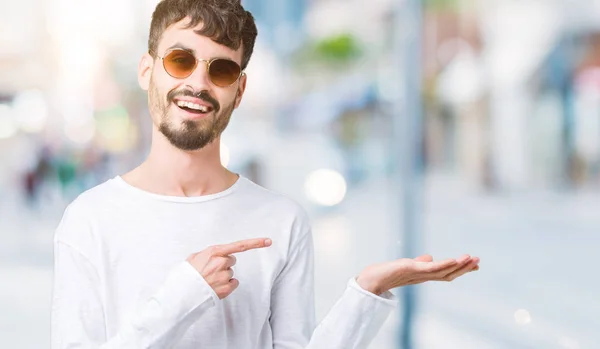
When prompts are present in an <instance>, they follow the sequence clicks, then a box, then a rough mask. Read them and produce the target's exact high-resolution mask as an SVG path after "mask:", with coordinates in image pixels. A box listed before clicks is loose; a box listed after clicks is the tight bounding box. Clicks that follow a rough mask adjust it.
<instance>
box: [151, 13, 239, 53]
mask: <svg viewBox="0 0 600 349" xmlns="http://www.w3.org/2000/svg"><path fill="white" fill-rule="evenodd" d="M188 23H189V19H187V18H185V19H183V20H181V21H179V22H177V23H174V24H172V25H170V26H169V27H167V29H165V31H164V32H163V35H162V37H161V39H160V42H159V43H158V53H159V55H162V54H164V52H165V51H167V50H168V49H170V48H172V47H180V48H186V49H189V50H192V51H193V52H194V53H195V55H196V57H197V58H201V59H209V58H213V57H220V58H229V59H232V60H234V61H236V62H238V63H240V62H241V60H242V47H241V45H240V47H239V48H238V49H237V50H233V49H231V48H229V47H227V46H224V45H221V44H218V43H216V42H214V41H212V40H211V39H210V38H208V37H206V36H203V35H200V34H197V33H195V31H196V30H199V29H202V22H200V23H198V25H197V26H195V27H193V28H186V25H187V24H188Z"/></svg>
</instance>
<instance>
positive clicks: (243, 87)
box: [234, 73, 248, 109]
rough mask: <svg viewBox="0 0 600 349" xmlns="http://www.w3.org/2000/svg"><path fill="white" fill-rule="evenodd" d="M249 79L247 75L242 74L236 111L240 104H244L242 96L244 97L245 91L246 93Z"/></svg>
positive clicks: (236, 100) (236, 99)
mask: <svg viewBox="0 0 600 349" xmlns="http://www.w3.org/2000/svg"><path fill="white" fill-rule="evenodd" d="M247 79H248V76H247V75H246V73H242V76H240V84H239V87H238V91H237V96H236V97H235V107H234V109H237V107H239V105H240V103H241V102H242V96H243V95H244V91H246V80H247Z"/></svg>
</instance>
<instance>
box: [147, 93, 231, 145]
mask: <svg viewBox="0 0 600 349" xmlns="http://www.w3.org/2000/svg"><path fill="white" fill-rule="evenodd" d="M178 96H190V97H195V98H199V99H202V100H203V101H205V102H208V103H210V104H211V106H212V107H213V110H212V111H211V112H210V113H211V114H212V115H210V116H207V117H204V118H200V119H197V120H183V121H182V122H181V125H179V126H178V125H176V124H175V121H173V118H172V115H170V113H169V108H170V107H171V105H173V104H174V101H173V99H174V98H175V97H178ZM236 99H237V96H236V97H235V98H234V99H233V101H232V102H231V103H229V104H227V105H225V106H224V107H223V108H221V106H220V104H219V102H218V101H217V100H216V99H214V98H213V97H211V96H210V95H209V94H208V92H207V91H201V92H199V93H194V92H192V91H190V90H178V91H176V90H172V91H170V92H169V93H167V95H166V97H162V96H161V94H160V93H159V91H158V88H157V87H156V85H155V84H154V82H153V81H150V92H149V102H150V108H151V109H152V112H153V113H156V114H155V115H158V117H159V119H158V120H157V122H158V130H159V131H160V133H162V134H163V135H164V136H165V137H166V138H167V139H168V140H169V142H170V143H171V144H172V145H173V146H174V147H176V148H178V149H181V150H186V151H192V150H199V149H202V148H204V147H205V146H206V145H208V144H210V143H212V142H213V141H214V140H215V139H217V138H218V137H220V136H221V134H222V133H223V131H225V129H226V128H227V125H228V124H229V120H230V119H231V114H233V110H234V108H235V102H236Z"/></svg>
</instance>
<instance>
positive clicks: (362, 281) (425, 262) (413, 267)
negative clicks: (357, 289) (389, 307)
mask: <svg viewBox="0 0 600 349" xmlns="http://www.w3.org/2000/svg"><path fill="white" fill-rule="evenodd" d="M478 269H479V258H478V257H471V256H469V255H463V256H461V257H459V258H456V259H454V258H449V259H445V260H442V261H435V262H434V261H433V257H431V256H430V255H423V256H420V257H417V258H414V259H412V258H400V259H397V260H394V261H389V262H385V263H379V264H373V265H370V266H368V267H367V268H365V269H364V270H363V271H362V272H361V273H360V275H359V276H358V278H357V279H356V281H357V283H358V284H359V285H360V286H361V287H362V288H364V289H365V290H367V291H369V292H372V293H375V294H381V293H384V292H385V291H388V290H391V289H393V288H396V287H401V286H407V285H414V284H420V283H423V282H426V281H452V280H454V279H456V278H457V277H459V276H461V275H464V274H466V273H468V272H471V271H475V270H478Z"/></svg>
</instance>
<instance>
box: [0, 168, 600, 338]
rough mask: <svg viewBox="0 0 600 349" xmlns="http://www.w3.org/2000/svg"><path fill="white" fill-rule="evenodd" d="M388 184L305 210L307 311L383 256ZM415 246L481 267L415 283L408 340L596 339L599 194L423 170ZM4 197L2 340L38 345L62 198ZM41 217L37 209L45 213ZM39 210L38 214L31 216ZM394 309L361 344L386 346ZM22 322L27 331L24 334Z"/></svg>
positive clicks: (387, 247) (388, 251) (321, 306)
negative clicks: (466, 257)
mask: <svg viewBox="0 0 600 349" xmlns="http://www.w3.org/2000/svg"><path fill="white" fill-rule="evenodd" d="M390 185H391V183H390V182H389V181H386V180H374V181H371V182H368V183H365V184H364V185H362V186H361V187H358V188H356V189H354V190H352V191H350V192H349V193H348V195H347V197H346V200H345V201H344V202H343V203H342V204H341V205H340V206H338V207H337V208H336V209H335V210H332V211H330V212H327V213H325V214H319V215H317V217H315V219H313V227H314V236H315V248H316V252H317V253H316V266H317V270H316V286H317V288H316V295H317V316H318V318H319V319H320V318H322V317H323V315H324V314H325V313H326V312H327V311H328V310H329V308H330V307H331V306H332V305H333V303H334V302H335V300H336V299H337V298H338V297H339V296H340V294H341V292H342V291H343V290H344V287H345V284H346V282H347V280H348V278H350V277H351V276H352V275H354V274H355V273H357V272H359V271H360V270H361V269H362V268H364V267H365V266H367V265H369V264H371V263H376V262H381V261H385V260H388V259H393V258H395V257H394V253H396V252H395V251H396V248H397V247H398V246H392V244H390V241H395V242H396V243H397V244H398V245H399V244H400V243H401V241H399V238H398V235H397V234H396V232H394V231H392V228H391V227H392V226H393V224H394V222H393V221H391V220H390V218H389V217H394V216H397V213H396V210H397V203H396V202H395V200H394V199H393V192H391V191H390V189H389V188H390ZM427 186H428V188H429V189H428V190H427V192H426V200H425V203H426V205H425V206H426V207H425V212H424V216H423V218H424V228H425V233H424V236H423V237H424V239H423V246H424V247H423V250H422V252H423V253H431V254H432V255H433V256H434V258H436V259H443V258H447V257H455V256H458V255H460V254H462V253H471V254H473V255H477V256H480V257H481V259H482V262H481V270H480V271H478V272H476V273H474V275H468V276H466V277H464V278H463V279H458V280H456V281H454V282H452V283H431V284H427V285H426V286H421V287H419V293H418V302H419V303H418V304H419V305H418V307H419V310H421V312H420V313H419V316H418V322H417V326H416V338H417V341H418V347H419V348H424V349H437V348H476V349H487V348H490V349H492V348H494V349H495V348H504V349H515V348H546V349H553V348H556V349H575V348H580V349H584V348H598V347H599V346H600V336H599V335H598V332H597V329H598V328H600V319H599V317H598V316H597V314H599V313H600V298H599V297H598V296H597V295H598V292H599V290H600V280H599V279H598V278H597V277H595V275H597V271H596V270H595V269H596V266H597V262H596V261H595V252H597V251H598V248H597V246H598V245H599V244H600V236H598V234H595V233H596V232H597V231H598V229H600V215H598V214H597V208H598V207H600V197H599V196H598V195H597V194H596V193H594V192H585V191H583V192H579V193H570V194H557V193H549V192H541V191H536V192H528V193H521V194H518V195H501V196H500V195H481V194H477V193H476V192H474V191H472V190H469V189H468V188H467V187H465V186H462V185H460V184H459V183H458V182H456V181H455V180H453V179H452V178H449V177H448V176H430V177H429V178H428V181H427ZM9 207H15V206H14V205H12V202H10V201H8V202H7V200H4V201H3V202H2V210H3V212H4V213H10V214H8V215H3V217H7V218H8V219H6V220H5V219H3V220H2V221H1V222H2V223H1V224H2V225H1V227H0V229H1V231H2V234H3V243H2V245H1V246H0V257H1V259H0V280H3V282H2V287H1V288H0V309H3V314H9V316H0V338H1V340H0V346H1V347H3V348H44V347H46V343H48V336H49V328H48V327H49V326H48V324H49V300H50V293H49V291H50V289H51V287H50V286H51V277H52V246H51V240H52V239H51V238H52V234H53V229H54V226H55V224H57V221H56V219H49V218H47V217H50V216H51V217H57V215H56V214H55V211H56V210H59V209H60V207H47V208H44V209H42V210H40V212H38V214H39V215H40V217H36V216H35V215H25V214H24V212H25V210H24V209H22V210H19V211H17V210H14V211H12V212H7V211H6V209H7V208H9ZM44 217H46V218H44ZM38 218H41V220H40V221H39V223H38ZM398 319H399V314H398V313H397V312H396V313H394V314H393V315H392V316H391V317H390V319H389V320H388V322H387V323H386V324H385V326H384V327H383V329H382V330H381V332H380V334H379V336H378V337H377V338H376V340H375V341H374V343H373V344H372V346H371V348H373V349H388V348H389V349H391V348H395V346H394V344H395V340H396V337H395V336H396V326H397V325H398ZM28 333H36V335H35V336H30V335H28Z"/></svg>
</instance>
